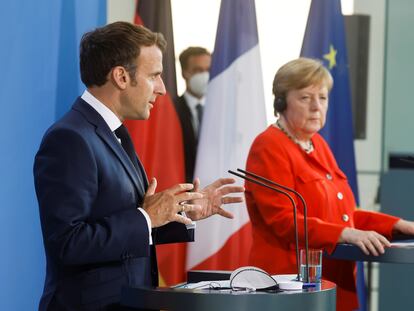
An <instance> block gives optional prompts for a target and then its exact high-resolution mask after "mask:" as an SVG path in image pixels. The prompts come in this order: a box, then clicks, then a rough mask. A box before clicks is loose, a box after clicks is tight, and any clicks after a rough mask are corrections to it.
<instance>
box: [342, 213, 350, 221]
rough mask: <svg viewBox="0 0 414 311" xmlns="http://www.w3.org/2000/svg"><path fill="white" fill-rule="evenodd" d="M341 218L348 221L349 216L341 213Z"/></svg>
mask: <svg viewBox="0 0 414 311" xmlns="http://www.w3.org/2000/svg"><path fill="white" fill-rule="evenodd" d="M342 220H343V221H345V222H348V221H349V216H348V215H347V214H343V215H342Z"/></svg>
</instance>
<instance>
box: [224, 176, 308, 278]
mask: <svg viewBox="0 0 414 311" xmlns="http://www.w3.org/2000/svg"><path fill="white" fill-rule="evenodd" d="M237 171H239V172H241V173H244V174H245V175H242V174H239V173H236V172H234V171H231V170H229V171H228V172H229V173H230V174H233V175H235V176H238V177H240V178H243V179H245V180H248V181H250V182H252V183H255V184H257V185H261V186H263V187H266V188H268V189H271V190H274V191H276V192H278V193H281V194H283V195H285V196H286V197H288V198H289V201H290V203H291V204H292V206H293V224H294V229H295V244H296V245H295V250H296V267H297V280H298V281H300V267H299V235H298V228H297V207H296V204H295V201H294V200H293V199H292V197H291V195H289V194H288V193H287V192H286V191H288V192H291V193H293V194H295V195H296V196H297V197H298V198H299V199H300V201H301V202H302V204H303V216H304V219H303V220H304V230H305V257H306V271H307V273H306V274H305V275H306V280H305V283H309V262H308V250H309V246H308V228H307V205H306V202H305V200H304V199H303V197H302V195H301V194H300V193H299V192H297V191H296V190H294V189H291V188H289V187H286V186H283V185H281V184H278V183H276V182H274V181H272V180H269V179H267V178H264V177H262V176H259V175H256V174H254V173H251V172H248V171H245V170H242V169H240V168H238V169H237ZM248 176H250V177H248ZM268 184H270V185H274V186H276V187H279V188H282V189H284V190H286V191H283V190H280V189H278V188H276V187H272V186H270V185H268Z"/></svg>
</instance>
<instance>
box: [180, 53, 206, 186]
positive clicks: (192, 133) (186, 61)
mask: <svg viewBox="0 0 414 311" xmlns="http://www.w3.org/2000/svg"><path fill="white" fill-rule="evenodd" d="M180 64H181V74H182V76H183V78H184V80H185V85H186V90H185V92H184V94H183V95H182V96H180V97H178V98H177V99H176V100H174V105H175V109H176V110H177V114H178V117H179V118H180V123H181V128H182V133H183V142H184V158H185V179H186V182H193V178H194V176H193V175H194V166H195V160H196V156H197V143H198V135H199V132H200V127H201V119H202V113H203V109H204V101H205V98H204V95H205V93H206V90H207V84H208V79H209V70H210V65H211V54H210V52H209V51H207V50H206V49H205V48H203V47H189V48H187V49H185V50H184V51H183V52H181V54H180Z"/></svg>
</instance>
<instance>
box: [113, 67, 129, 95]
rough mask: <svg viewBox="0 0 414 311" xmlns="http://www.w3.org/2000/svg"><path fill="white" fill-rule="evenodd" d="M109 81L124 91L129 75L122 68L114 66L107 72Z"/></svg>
mask: <svg viewBox="0 0 414 311" xmlns="http://www.w3.org/2000/svg"><path fill="white" fill-rule="evenodd" d="M109 75H110V80H111V81H112V82H113V84H114V85H115V86H116V87H118V88H119V89H121V90H125V89H126V87H127V85H128V83H129V79H130V78H129V74H128V72H127V71H126V69H125V68H124V67H122V66H116V67H114V68H112V70H111V71H110V72H109Z"/></svg>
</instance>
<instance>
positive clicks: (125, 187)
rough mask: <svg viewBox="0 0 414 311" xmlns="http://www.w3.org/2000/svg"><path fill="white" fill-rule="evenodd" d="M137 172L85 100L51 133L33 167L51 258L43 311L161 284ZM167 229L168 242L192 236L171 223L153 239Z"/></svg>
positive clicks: (109, 300) (97, 303)
mask: <svg viewBox="0 0 414 311" xmlns="http://www.w3.org/2000/svg"><path fill="white" fill-rule="evenodd" d="M138 162H139V161H138ZM140 170H141V172H137V170H136V169H135V168H134V166H133V164H132V162H131V161H130V159H129V158H128V156H127V154H126V153H125V151H124V150H123V148H122V146H121V144H120V143H119V142H118V141H117V138H116V137H115V136H114V134H113V133H112V132H111V130H110V129H109V127H108V125H107V124H106V123H105V121H104V120H103V118H102V117H101V116H100V115H99V114H98V113H97V112H96V111H95V110H94V109H93V108H92V107H91V106H89V105H88V104H87V103H86V102H84V101H83V100H82V99H81V98H78V99H77V101H76V102H75V104H74V105H73V107H72V109H71V110H70V111H69V112H68V113H67V114H66V115H65V116H64V117H63V118H62V119H61V120H59V121H58V122H56V123H55V124H54V125H53V126H52V127H51V128H50V129H49V130H48V131H47V132H46V134H45V136H44V138H43V141H42V144H41V146H40V149H39V151H38V153H37V155H36V158H35V165H34V177H35V187H36V193H37V197H38V201H39V209H40V217H41V224H42V232H43V240H44V246H45V251H46V259H47V272H46V280H45V287H44V292H43V296H42V299H41V302H40V306H39V309H40V310H96V309H99V310H106V309H105V308H107V307H108V306H109V305H111V304H113V303H119V299H120V292H121V287H122V286H125V285H156V284H157V279H158V271H157V265H156V257H155V248H154V246H150V245H149V233H148V225H147V222H146V219H145V217H144V215H143V214H142V213H141V212H139V211H137V207H138V206H140V205H141V203H142V201H143V197H144V194H145V191H146V189H147V187H148V182H147V179H146V176H145V172H144V170H143V168H142V165H141V164H140ZM168 231H170V232H173V234H171V235H168V238H169V239H170V240H174V239H177V240H178V239H181V240H189V239H190V237H189V236H188V235H187V230H186V229H185V226H184V225H179V224H176V223H174V224H171V225H168V226H164V227H161V228H159V229H158V230H153V232H152V236H153V241H154V243H157V242H158V238H159V237H161V239H163V237H164V238H165V237H166V234H168ZM164 240H165V239H164Z"/></svg>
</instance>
